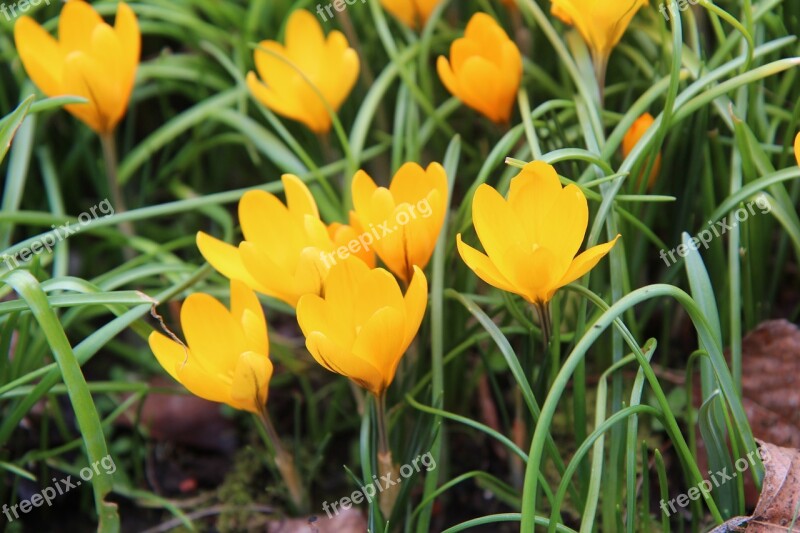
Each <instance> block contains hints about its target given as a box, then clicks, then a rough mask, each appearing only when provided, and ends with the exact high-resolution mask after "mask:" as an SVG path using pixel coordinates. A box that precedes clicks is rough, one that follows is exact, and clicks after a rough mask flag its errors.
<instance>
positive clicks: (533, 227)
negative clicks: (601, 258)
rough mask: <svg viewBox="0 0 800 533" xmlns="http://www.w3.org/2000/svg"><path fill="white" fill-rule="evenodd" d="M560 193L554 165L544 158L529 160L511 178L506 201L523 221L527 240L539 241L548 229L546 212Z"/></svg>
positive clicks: (559, 183) (548, 223) (559, 184)
mask: <svg viewBox="0 0 800 533" xmlns="http://www.w3.org/2000/svg"><path fill="white" fill-rule="evenodd" d="M560 194H561V182H560V181H559V179H558V174H556V170H555V168H554V167H553V166H552V165H548V164H547V163H544V162H543V161H534V162H532V163H528V164H527V165H525V167H524V168H523V169H522V171H520V173H519V174H517V175H516V176H515V177H514V178H512V179H511V185H510V188H509V191H508V203H509V204H510V205H511V206H512V207H513V208H514V211H515V212H516V213H517V216H518V217H519V220H521V221H522V225H523V228H524V231H525V234H526V237H527V240H528V241H529V242H533V243H538V242H540V240H541V239H542V238H543V236H544V234H545V233H546V232H547V231H548V228H549V227H550V226H551V222H550V221H549V219H548V218H547V215H548V214H549V212H550V207H551V206H552V205H553V204H554V203H555V201H556V199H557V198H558V196H559V195H560ZM573 255H574V254H573Z"/></svg>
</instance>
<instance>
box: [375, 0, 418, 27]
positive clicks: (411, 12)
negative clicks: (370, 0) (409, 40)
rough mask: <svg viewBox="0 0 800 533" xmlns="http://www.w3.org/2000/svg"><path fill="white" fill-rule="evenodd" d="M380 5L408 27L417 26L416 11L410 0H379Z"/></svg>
mask: <svg viewBox="0 0 800 533" xmlns="http://www.w3.org/2000/svg"><path fill="white" fill-rule="evenodd" d="M381 5H382V6H383V8H384V9H386V11H388V12H389V13H391V14H392V16H394V17H395V18H397V19H398V20H400V21H401V22H402V23H403V24H405V25H406V26H408V27H409V28H416V27H417V11H416V6H414V3H413V1H412V0H381Z"/></svg>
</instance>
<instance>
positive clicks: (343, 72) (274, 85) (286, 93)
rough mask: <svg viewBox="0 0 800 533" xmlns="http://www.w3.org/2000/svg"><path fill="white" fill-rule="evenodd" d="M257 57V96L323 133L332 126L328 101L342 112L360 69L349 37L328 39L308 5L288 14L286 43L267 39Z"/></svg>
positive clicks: (252, 83) (251, 83)
mask: <svg viewBox="0 0 800 533" xmlns="http://www.w3.org/2000/svg"><path fill="white" fill-rule="evenodd" d="M254 58H255V63H256V70H257V71H258V76H256V73H255V72H252V71H250V72H249V73H248V74H247V86H248V88H249V89H250V92H251V93H252V94H253V96H254V97H255V98H256V99H258V100H259V101H260V102H261V103H263V104H264V105H265V106H267V107H268V108H270V109H271V110H273V111H274V112H276V113H278V114H279V115H282V116H284V117H287V118H290V119H292V120H296V121H298V122H302V123H303V124H305V125H306V126H308V128H309V129H311V130H312V131H313V132H315V133H319V134H323V133H327V132H328V131H329V130H330V129H331V115H330V113H329V111H328V108H327V107H326V105H325V104H326V103H327V105H328V106H329V107H330V109H331V110H332V111H334V112H337V111H338V110H339V108H340V107H341V106H342V103H343V102H344V101H345V100H346V99H347V96H348V95H349V94H350V91H352V90H353V86H354V85H355V83H356V80H357V78H358V72H359V60H358V54H356V51H355V50H353V49H352V48H350V45H349V43H348V42H347V38H346V37H345V36H344V35H343V34H342V33H341V32H339V31H332V32H331V33H330V34H329V35H328V37H327V38H326V37H325V34H324V33H323V31H322V26H321V25H320V23H319V21H318V20H317V18H316V17H315V16H314V15H312V14H311V13H309V12H308V11H305V10H303V9H298V10H297V11H295V12H293V13H292V14H291V16H290V17H289V22H288V24H287V26H286V46H284V45H282V44H280V43H278V42H276V41H262V42H261V43H259V48H258V49H256V51H255V54H254ZM259 77H260V78H261V79H260V80H259ZM321 97H322V98H324V101H323V99H322V98H321Z"/></svg>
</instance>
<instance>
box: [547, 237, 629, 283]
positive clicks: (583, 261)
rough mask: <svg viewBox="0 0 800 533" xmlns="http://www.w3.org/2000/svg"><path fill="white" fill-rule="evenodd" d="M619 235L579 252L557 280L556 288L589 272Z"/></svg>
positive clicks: (611, 246) (612, 245)
mask: <svg viewBox="0 0 800 533" xmlns="http://www.w3.org/2000/svg"><path fill="white" fill-rule="evenodd" d="M619 237H620V236H619V235H617V236H616V237H614V240H612V241H610V242H607V243H605V244H598V245H597V246H593V247H591V248H589V249H588V250H586V251H585V252H583V253H582V254H580V255H579V256H578V257H576V258H575V260H574V261H572V264H571V265H570V266H569V270H567V272H566V273H565V274H564V276H563V277H562V278H561V280H560V281H559V282H558V285H557V287H556V288H559V287H563V286H564V285H567V284H569V283H572V282H573V281H575V280H576V279H578V278H580V277H583V275H584V274H586V273H587V272H589V271H590V270H591V269H593V268H594V267H595V266H596V265H597V263H599V262H600V260H601V259H602V258H603V257H605V255H606V254H607V253H608V252H609V251H610V250H611V248H613V247H614V245H615V244H616V243H617V239H619Z"/></svg>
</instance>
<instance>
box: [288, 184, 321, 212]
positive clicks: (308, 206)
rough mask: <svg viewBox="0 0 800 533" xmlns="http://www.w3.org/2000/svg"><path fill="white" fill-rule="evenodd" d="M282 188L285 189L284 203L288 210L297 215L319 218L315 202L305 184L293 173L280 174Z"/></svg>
mask: <svg viewBox="0 0 800 533" xmlns="http://www.w3.org/2000/svg"><path fill="white" fill-rule="evenodd" d="M281 181H282V182H283V189H284V190H285V191H286V205H287V206H288V207H289V211H291V212H292V213H296V214H298V215H311V216H313V217H316V218H319V211H318V210H317V202H316V201H315V200H314V196H313V195H312V194H311V191H310V190H308V187H306V184H305V183H303V181H302V180H301V179H300V178H298V177H297V176H295V175H294V174H284V175H283V176H281Z"/></svg>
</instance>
